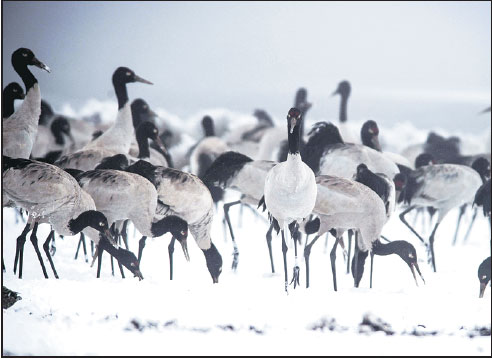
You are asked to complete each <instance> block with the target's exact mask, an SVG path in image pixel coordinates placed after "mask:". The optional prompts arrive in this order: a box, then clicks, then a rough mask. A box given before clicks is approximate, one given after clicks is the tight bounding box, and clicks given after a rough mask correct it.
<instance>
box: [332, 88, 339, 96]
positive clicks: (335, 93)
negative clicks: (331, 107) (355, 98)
mask: <svg viewBox="0 0 492 359" xmlns="http://www.w3.org/2000/svg"><path fill="white" fill-rule="evenodd" d="M339 93H340V92H339V91H338V89H336V90H335V91H333V93H332V94H331V96H335V95H338V94H339Z"/></svg>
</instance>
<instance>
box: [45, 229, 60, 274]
mask: <svg viewBox="0 0 492 359" xmlns="http://www.w3.org/2000/svg"><path fill="white" fill-rule="evenodd" d="M54 238H55V231H54V230H53V229H52V230H51V231H50V234H49V235H48V238H46V241H45V242H44V244H43V250H44V253H46V257H48V262H50V266H51V269H52V270H53V274H54V275H55V278H56V279H58V273H56V269H55V264H54V263H53V259H52V258H51V253H50V246H49V244H50V240H53V239H54Z"/></svg>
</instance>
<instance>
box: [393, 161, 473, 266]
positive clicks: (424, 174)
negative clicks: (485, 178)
mask: <svg viewBox="0 0 492 359" xmlns="http://www.w3.org/2000/svg"><path fill="white" fill-rule="evenodd" d="M481 184H482V180H481V179H480V175H479V174H478V173H477V171H475V170H474V169H472V168H470V167H466V166H462V165H454V164H437V165H431V166H423V167H420V168H418V169H416V170H415V171H412V172H410V173H409V174H408V175H407V176H406V184H405V188H404V190H403V193H402V196H400V197H402V199H403V201H404V202H405V204H407V205H409V207H408V208H407V209H405V210H404V211H403V212H401V213H400V220H401V221H402V222H403V223H404V224H405V225H406V226H407V227H408V228H409V229H410V230H411V231H412V232H413V233H414V234H415V235H416V236H417V238H419V239H420V241H421V242H422V243H424V244H425V243H426V242H425V241H424V239H423V238H422V236H421V235H420V234H418V233H417V231H415V229H414V228H413V227H412V226H410V224H408V222H407V221H406V220H405V215H406V214H407V213H408V212H410V211H411V210H413V209H414V208H418V207H433V208H435V209H436V210H437V211H438V219H437V222H436V224H435V226H434V229H433V230H432V233H431V235H430V237H429V242H428V245H427V244H426V245H427V246H428V249H429V253H430V259H431V262H432V267H433V269H434V272H435V271H436V263H435V255H434V237H435V234H436V230H437V228H438V227H439V224H440V223H441V221H442V220H443V218H444V217H445V216H446V214H447V213H448V212H449V211H450V210H451V209H453V208H455V207H458V206H461V205H463V204H465V203H471V202H472V201H473V197H474V196H475V193H476V192H477V190H478V188H479V187H480V186H481Z"/></svg>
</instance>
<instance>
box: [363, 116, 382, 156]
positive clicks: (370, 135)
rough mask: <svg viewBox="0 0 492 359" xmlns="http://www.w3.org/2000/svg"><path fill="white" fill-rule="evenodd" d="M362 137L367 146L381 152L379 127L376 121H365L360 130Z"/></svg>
mask: <svg viewBox="0 0 492 359" xmlns="http://www.w3.org/2000/svg"><path fill="white" fill-rule="evenodd" d="M360 137H361V140H362V143H363V144H364V145H365V146H368V147H370V148H372V149H374V150H376V151H380V152H381V145H380V144H379V127H378V124H377V123H376V121H373V120H368V121H366V122H364V124H363V125H362V128H361V130H360Z"/></svg>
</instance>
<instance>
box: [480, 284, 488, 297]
mask: <svg viewBox="0 0 492 359" xmlns="http://www.w3.org/2000/svg"><path fill="white" fill-rule="evenodd" d="M485 288H487V283H480V295H479V296H478V297H479V298H483V294H484V293H485Z"/></svg>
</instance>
